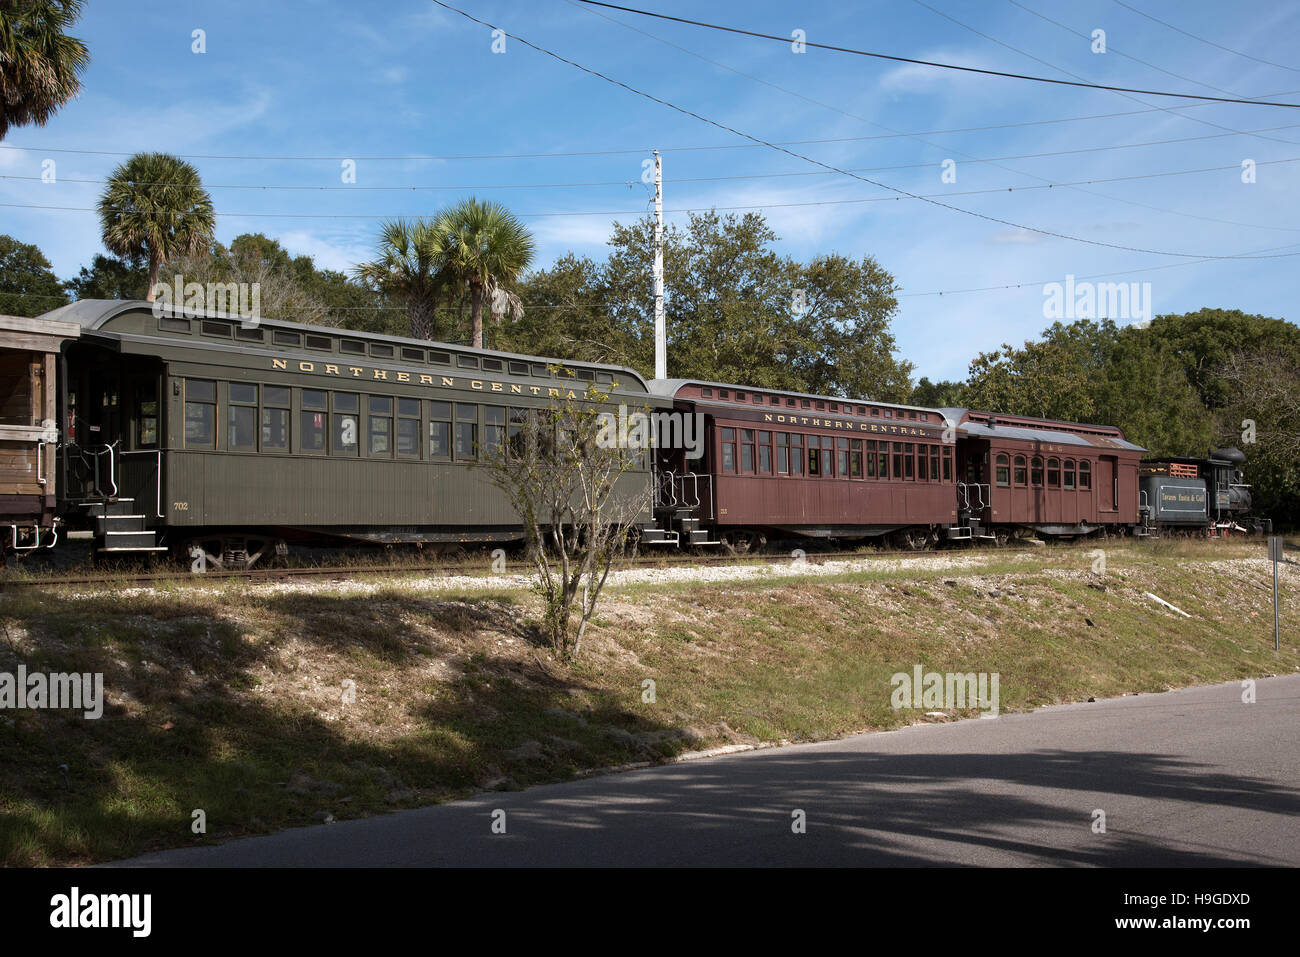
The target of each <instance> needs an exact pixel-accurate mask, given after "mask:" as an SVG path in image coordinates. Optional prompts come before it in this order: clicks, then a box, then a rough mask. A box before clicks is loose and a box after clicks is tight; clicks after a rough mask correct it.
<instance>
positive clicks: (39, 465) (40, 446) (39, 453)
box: [36, 439, 50, 485]
mask: <svg viewBox="0 0 1300 957" xmlns="http://www.w3.org/2000/svg"><path fill="white" fill-rule="evenodd" d="M49 444H50V443H49V442H46V441H45V440H44V439H38V440H37V442H36V484H37V485H47V484H49V483H48V482H47V481H46V479H45V476H44V475H42V474H41V472H42V470H43V468H44V465H45V454H44V453H45V446H47V445H49Z"/></svg>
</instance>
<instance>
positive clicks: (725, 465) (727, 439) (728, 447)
mask: <svg viewBox="0 0 1300 957" xmlns="http://www.w3.org/2000/svg"><path fill="white" fill-rule="evenodd" d="M722 471H724V472H734V471H736V430H735V429H723V430H722Z"/></svg>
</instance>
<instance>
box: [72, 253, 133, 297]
mask: <svg viewBox="0 0 1300 957" xmlns="http://www.w3.org/2000/svg"><path fill="white" fill-rule="evenodd" d="M64 287H65V288H66V289H67V290H68V295H69V296H71V297H72V298H73V299H74V300H75V299H143V298H144V297H145V294H146V293H147V292H148V291H149V269H148V267H146V266H145V265H144V264H143V263H140V262H138V261H135V262H133V261H131V260H129V259H120V258H118V257H116V256H105V255H103V254H102V253H96V255H95V258H94V259H93V260H91V264H90V267H89V268H87V267H85V266H82V267H81V272H80V273H78V275H77V277H76V278H75V279H69V280H68V281H67V282H66V283H64Z"/></svg>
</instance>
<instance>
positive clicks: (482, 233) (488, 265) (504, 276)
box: [437, 197, 535, 349]
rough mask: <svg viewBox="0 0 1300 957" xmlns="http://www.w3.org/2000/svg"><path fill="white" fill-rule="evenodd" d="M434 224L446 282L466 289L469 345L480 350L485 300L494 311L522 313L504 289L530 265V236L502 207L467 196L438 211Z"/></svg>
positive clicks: (531, 250) (512, 296) (510, 293)
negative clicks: (439, 238)
mask: <svg viewBox="0 0 1300 957" xmlns="http://www.w3.org/2000/svg"><path fill="white" fill-rule="evenodd" d="M437 226H438V230H439V232H440V233H442V235H443V237H444V239H443V242H444V244H445V247H444V256H445V258H446V264H445V267H444V269H445V271H446V274H447V276H448V279H449V281H450V282H452V283H453V284H454V285H455V286H457V287H459V288H460V289H467V290H468V291H469V295H470V316H471V318H472V321H473V325H474V336H473V339H474V347H475V348H476V349H482V348H483V304H484V302H487V303H488V304H489V306H490V307H491V309H492V312H493V314H495V315H500V314H501V313H503V312H510V313H511V315H512V316H514V317H516V318H517V317H519V316H521V315H523V304H522V303H521V302H520V300H519V297H518V296H516V295H514V294H513V293H512V292H510V291H509V290H508V289H506V288H505V287H506V286H507V285H512V284H514V283H515V282H516V281H517V280H518V279H519V276H520V275H521V274H522V273H523V271H524V270H525V269H527V268H528V266H529V265H530V264H531V263H532V261H533V253H534V250H535V247H534V244H533V237H532V235H531V234H530V233H529V232H528V230H527V229H525V228H524V225H523V223H521V222H520V221H519V220H518V219H516V218H515V216H514V215H513V214H512V213H511V212H510V211H509V210H508V209H506V208H505V207H504V206H502V205H500V204H498V203H490V202H480V201H479V200H477V199H474V198H472V197H471V198H470V199H467V200H464V201H463V202H461V203H458V204H457V205H456V206H454V207H452V208H451V209H449V210H447V211H446V212H444V213H442V214H441V215H439V216H438V219H437Z"/></svg>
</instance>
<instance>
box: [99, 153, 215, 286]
mask: <svg viewBox="0 0 1300 957" xmlns="http://www.w3.org/2000/svg"><path fill="white" fill-rule="evenodd" d="M99 221H100V224H101V225H102V226H103V230H104V245H105V246H107V247H108V249H109V251H110V252H113V253H116V254H117V255H119V256H134V257H140V258H142V259H144V260H146V261H147V262H148V263H149V292H148V294H147V295H146V296H145V298H146V299H147V300H148V301H149V302H153V299H154V286H155V284H156V283H157V282H158V270H159V269H160V268H161V267H162V264H163V263H165V262H168V261H169V260H172V259H178V258H181V257H184V256H197V255H199V253H201V252H203V251H204V250H206V249H207V248H208V247H209V246H210V245H211V244H212V231H213V228H214V226H215V225H216V220H215V216H214V214H213V211H212V197H210V196H209V195H208V192H207V190H205V189H204V188H203V184H202V183H201V182H200V181H199V173H198V170H196V169H195V168H194V167H193V166H191V165H190V164H189V163H186V162H185V161H184V160H181V159H178V158H177V157H175V156H170V155H168V154H167V153H137V154H136V155H135V156H132V157H131V158H130V159H129V160H127V161H126V162H125V163H123V164H122V165H121V166H119V167H118V168H117V169H115V170H113V174H112V175H111V176H109V178H108V185H107V186H105V187H104V195H103V196H102V197H100V200H99Z"/></svg>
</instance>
